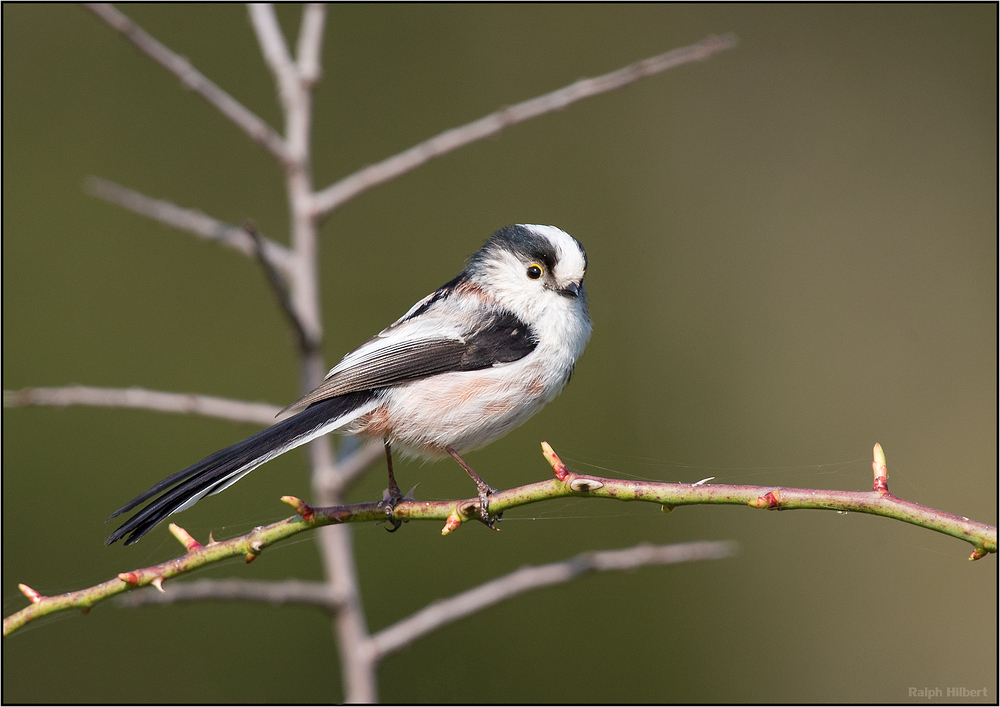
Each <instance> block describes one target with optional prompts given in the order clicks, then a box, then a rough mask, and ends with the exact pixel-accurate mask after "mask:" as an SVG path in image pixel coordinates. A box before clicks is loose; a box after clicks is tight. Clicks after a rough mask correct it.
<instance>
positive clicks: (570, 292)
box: [557, 282, 583, 297]
mask: <svg viewBox="0 0 1000 707" xmlns="http://www.w3.org/2000/svg"><path fill="white" fill-rule="evenodd" d="M582 290H583V283H582V282H580V283H576V282H571V283H570V284H568V285H566V287H563V288H562V289H560V290H557V292H558V293H559V294H561V295H564V296H566V297H579V296H580V292H581V291H582Z"/></svg>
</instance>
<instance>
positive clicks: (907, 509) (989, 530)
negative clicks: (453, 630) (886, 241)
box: [3, 442, 997, 636]
mask: <svg viewBox="0 0 1000 707" xmlns="http://www.w3.org/2000/svg"><path fill="white" fill-rule="evenodd" d="M542 450H543V453H544V455H545V458H546V459H547V460H548V461H549V463H550V464H551V465H552V469H553V471H554V473H555V478H553V479H549V480H547V481H540V482H538V483H534V484H528V485H527V486H519V487H517V488H513V489H508V490H506V491H499V492H497V493H495V494H493V495H491V496H490V501H489V503H490V512H491V513H493V514H497V513H501V512H503V511H505V510H507V509H510V508H517V507H518V506H525V505H528V504H530V503H538V502H540V501H547V500H551V499H554V498H563V497H566V496H576V497H590V498H613V499H617V500H619V501H647V502H650V503H658V504H660V505H661V506H662V509H663V511H664V512H670V511H672V510H673V509H674V508H675V507H677V506H689V505H698V504H724V505H747V506H750V507H751V508H761V509H769V510H787V509H793V508H814V509H820V510H835V511H849V512H854V513H870V514H872V515H878V516H884V517H886V518H895V519H896V520H901V521H904V522H906V523H912V524H914V525H919V526H920V527H922V528H928V529H929V530H936V531H937V532H939V533H944V534H945V535H951V536H952V537H955V538H959V539H960V540H965V541H966V542H968V543H971V544H972V545H973V547H974V550H973V552H972V554H971V555H970V556H969V559H970V560H978V559H979V558H981V557H984V556H985V555H986V554H987V553H991V552H996V551H997V529H996V527H995V526H992V525H987V524H985V523H979V522H977V521H973V520H969V519H968V518H963V517H960V516H956V515H952V514H951V513H945V512H944V511H939V510H935V509H933V508H928V507H927V506H922V505H920V504H918V503H913V502H911V501H905V500H903V499H900V498H896V497H895V496H893V495H892V494H890V493H889V487H888V476H887V472H886V465H885V455H884V454H883V453H882V447H881V446H880V445H877V444H876V445H875V455H874V456H875V461H874V462H872V468H873V469H874V471H875V482H874V484H873V490H872V491H827V490H820V489H796V488H784V487H778V486H734V485H728V484H711V485H709V484H695V485H691V484H667V483H659V482H653V481H624V480H621V479H607V478H602V477H598V476H585V475H582V474H574V473H573V472H571V471H569V470H568V469H567V468H566V465H565V464H563V463H562V461H561V460H560V459H559V457H558V456H556V454H555V452H553V451H552V448H551V447H550V446H549V445H548V444H547V443H545V442H543V443H542ZM281 500H282V501H284V502H285V503H288V504H289V505H291V506H292V507H294V508H295V511H296V514H297V515H295V516H292V517H291V518H286V519H285V520H282V521H279V522H277V523H272V524H271V525H266V526H261V527H258V528H254V529H253V530H252V531H250V532H249V533H247V534H246V535H242V536H240V537H237V538H233V539H231V540H225V541H222V542H216V541H215V540H212V539H210V540H209V543H208V544H207V545H202V544H201V543H199V542H198V541H197V540H195V539H194V538H192V537H191V536H190V535H189V534H188V533H187V532H186V531H185V530H184V529H183V528H180V527H178V526H177V525H175V524H173V523H171V524H170V531H171V532H172V533H173V534H174V537H176V538H177V539H178V540H179V541H180V542H181V543H182V544H183V545H184V547H185V548H186V549H187V552H186V553H185V554H184V555H182V556H181V557H178V558H176V559H173V560H170V561H168V562H164V563H161V564H159V565H155V566H153V567H146V568H143V569H137V570H133V571H131V572H123V573H121V574H119V575H118V577H117V579H112V580H110V581H107V582H104V583H102V584H98V585H96V586H94V587H89V588H87V589H81V590H79V591H76V592H69V593H68V594H60V595H59V596H54V597H43V596H41V595H40V594H38V592H36V591H35V590H33V589H31V588H30V587H28V586H27V585H24V584H20V585H18V586H19V587H20V589H21V591H22V593H24V595H25V596H27V597H28V599H30V600H31V605H30V606H28V607H26V608H24V609H22V610H21V611H19V612H17V613H16V614H13V615H12V616H9V617H8V618H6V619H4V622H3V635H4V636H8V635H10V634H11V633H13V632H14V631H16V630H17V629H19V628H21V627H22V626H24V625H25V624H27V623H28V622H30V621H33V620H34V619H37V618H39V617H41V616H46V615H48V614H52V613H55V612H58V611H65V610H67V609H82V610H83V611H84V613H86V612H87V611H89V610H90V608H91V607H92V606H93V605H94V604H97V603H98V602H101V601H103V600H105V599H107V598H109V597H112V596H115V595H116V594H121V593H122V592H125V591H128V590H130V589H135V588H137V587H144V586H146V585H149V584H152V585H153V586H155V587H156V588H157V589H160V591H163V589H162V584H163V582H164V581H165V580H167V579H171V578H173V577H177V576H179V575H182V574H185V573H187V572H190V571H191V570H194V569H196V568H199V567H204V566H205V565H209V564H213V563H216V562H219V561H221V560H225V559H228V558H230V557H243V558H244V559H245V560H246V561H247V562H252V561H253V560H254V559H255V558H256V557H257V555H259V554H260V553H261V551H262V550H263V549H264V548H265V547H267V546H268V545H271V544H273V543H276V542H278V541H280V540H283V539H285V538H288V537H291V536H293V535H296V534H298V533H301V532H303V531H305V530H310V529H312V528H318V527H320V526H324V525H332V524H335V523H358V522H371V521H384V520H388V519H389V518H390V517H391V518H393V519H396V520H438V521H442V520H443V521H444V522H445V525H444V528H443V529H442V531H441V533H442V534H443V535H447V534H449V533H451V532H453V531H454V530H456V529H458V528H459V527H460V526H461V525H462V524H463V523H465V522H466V521H469V520H480V514H479V501H478V500H477V499H466V500H461V501H417V500H412V499H404V500H402V501H400V502H398V503H397V505H396V507H395V508H394V509H393V510H392V512H391V516H390V515H388V514H387V512H386V506H385V504H384V502H379V503H357V504H352V505H345V506H330V507H328V508H313V507H311V506H309V505H308V504H307V503H305V502H304V501H301V500H300V499H298V498H295V497H294V496H284V497H282V499H281Z"/></svg>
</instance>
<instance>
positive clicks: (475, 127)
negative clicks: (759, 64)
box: [314, 35, 736, 216]
mask: <svg viewBox="0 0 1000 707" xmlns="http://www.w3.org/2000/svg"><path fill="white" fill-rule="evenodd" d="M734 46H736V39H735V37H733V36H732V35H722V36H711V37H707V38H705V39H704V40H702V41H701V42H698V43H697V44H692V45H690V46H687V47H681V48H680V49H674V50H673V51H669V52H666V53H665V54H658V55H657V56H653V57H650V58H648V59H643V60H642V61H638V62H636V63H634V64H629V65H628V66H626V67H624V68H621V69H618V70H617V71H612V72H611V73H609V74H604V75H602V76H598V77H596V78H592V79H581V80H579V81H577V82H575V83H572V84H570V85H568V86H565V87H563V88H560V89H558V90H556V91H552V92H551V93H546V94H544V95H542V96H537V97H535V98H531V99H529V100H527V101H523V102H521V103H518V104H516V105H513V106H509V107H507V108H503V109H501V110H498V111H497V112H495V113H491V114H490V115H487V116H486V117H484V118H480V119H479V120H475V121H473V122H471V123H467V124H466V125H463V126H461V127H458V128H452V129H451V130H446V131H445V132H443V133H441V134H440V135H436V136H434V137H432V138H431V139H429V140H425V141H424V142H421V143H420V144H418V145H414V146H413V147H411V148H409V149H408V150H404V151H403V152H400V153H399V154H397V155H393V156H392V157H389V158H388V159H385V160H382V161H381V162H377V163H376V164H373V165H370V166H368V167H365V168H364V169H361V170H359V171H357V172H355V173H354V174H351V175H349V176H347V177H345V178H343V179H341V180H340V181H338V182H336V183H334V184H331V185H330V186H328V187H326V188H325V189H323V190H322V191H320V192H318V193H317V194H316V196H315V199H314V208H315V210H316V213H317V214H318V215H320V216H325V215H327V214H329V213H330V212H331V211H333V210H334V209H336V208H337V207H338V206H341V205H342V204H344V203H345V202H347V201H349V200H351V199H353V198H354V197H356V196H357V195H358V194H361V193H362V192H364V191H367V190H368V189H371V188H372V187H374V186H376V185H378V184H382V183H383V182H387V181H389V180H390V179H395V178H396V177H398V176H400V175H401V174H405V173H406V172H409V171H410V170H413V169H415V168H417V167H419V166H420V165H422V164H424V163H425V162H429V161H430V160H432V159H434V158H435V157H440V156H441V155H444V154H447V153H449V152H451V151H452V150H456V149H458V148H459V147H464V146H465V145H468V144H470V143H473V142H476V141H477V140H482V139H483V138H487V137H490V136H492V135H496V134H497V133H499V132H500V131H501V130H503V129H504V128H507V127H510V126H511V125H515V124H517V123H521V122H524V121H526V120H530V119H531V118H537V117H539V116H541V115H545V114H546V113H551V112H553V111H557V110H560V109H562V108H565V107H566V106H568V105H570V104H571V103H575V102H577V101H580V100H583V99H584V98H590V97H591V96H597V95H599V94H601V93H606V92H608V91H613V90H615V89H616V88H621V87H623V86H627V85H628V84H630V83H633V82H635V81H638V80H639V79H641V78H643V77H646V76H652V75H653V74H657V73H659V72H661V71H666V70H667V69H672V68H674V67H676V66H680V65H681V64H687V63H690V62H692V61H702V60H704V59H708V58H709V57H710V56H712V55H713V54H715V53H717V52H720V51H723V50H725V49H729V48H731V47H734Z"/></svg>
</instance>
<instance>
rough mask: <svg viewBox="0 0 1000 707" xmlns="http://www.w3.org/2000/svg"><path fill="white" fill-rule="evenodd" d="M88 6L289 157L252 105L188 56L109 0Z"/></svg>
mask: <svg viewBox="0 0 1000 707" xmlns="http://www.w3.org/2000/svg"><path fill="white" fill-rule="evenodd" d="M86 7H87V8H88V9H90V10H91V11H92V12H93V13H94V14H95V15H97V16H98V17H100V18H101V19H102V20H104V21H105V22H107V23H108V24H109V25H111V27H113V28H114V29H116V30H118V31H119V32H121V33H122V34H123V35H124V36H125V37H126V39H128V40H129V41H130V42H132V44H134V45H135V46H136V47H137V48H138V49H139V50H140V51H142V52H143V53H144V54H146V55H147V56H149V57H150V58H151V59H153V61H155V62H156V63H157V64H159V65H160V66H162V67H163V68H165V69H166V70H167V71H169V72H171V73H172V74H174V75H175V76H177V77H178V78H179V79H180V80H181V83H182V84H184V86H185V87H186V88H189V89H191V90H192V91H194V92H195V93H197V94H198V95H199V96H201V97H202V98H204V99H205V100H206V101H208V102H209V103H210V104H212V105H213V106H215V108H216V109H218V110H219V112H220V113H222V114H223V115H224V116H226V117H227V118H228V119H229V120H230V121H231V122H232V123H234V124H235V125H236V126H237V127H238V128H240V129H241V130H242V131H243V132H245V133H246V134H247V135H249V136H250V138H251V139H252V140H253V141H254V142H256V143H258V144H260V145H262V146H263V147H264V148H265V149H267V151H268V152H270V153H271V154H272V155H274V156H275V157H276V158H277V159H278V161H279V162H281V163H285V162H286V161H287V160H288V155H287V150H286V149H285V141H284V140H283V139H282V138H281V136H280V135H279V134H278V133H276V132H275V131H274V129H273V128H271V126H270V125H268V124H267V123H265V122H264V121H263V120H262V119H261V118H259V117H258V116H257V115H256V114H255V113H253V112H252V111H251V110H250V109H249V108H247V107H246V106H244V105H243V104H242V103H240V102H239V101H237V100H236V99H235V98H233V97H232V96H230V95H229V94H228V93H226V92H225V91H223V90H222V89H221V88H219V87H218V86H216V85H215V84H214V83H212V81H210V80H209V79H208V78H206V77H205V76H204V75H203V74H202V73H201V72H200V71H198V70H197V69H196V68H194V67H193V66H192V65H191V62H189V61H188V60H187V59H185V58H184V57H182V56H180V55H178V54H175V53H174V52H172V51H171V50H170V49H168V48H167V47H165V46H163V45H162V44H160V43H159V42H158V41H157V40H156V39H154V38H153V37H152V36H150V35H149V34H147V33H146V32H145V30H143V29H142V28H141V27H139V25H137V24H136V23H135V22H133V21H132V20H131V19H129V18H128V17H127V16H125V15H123V14H122V13H121V12H119V11H118V10H117V9H115V8H114V7H112V6H111V5H109V4H106V3H87V4H86Z"/></svg>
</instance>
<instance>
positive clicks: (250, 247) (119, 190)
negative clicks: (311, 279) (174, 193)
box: [87, 177, 292, 273]
mask: <svg viewBox="0 0 1000 707" xmlns="http://www.w3.org/2000/svg"><path fill="white" fill-rule="evenodd" d="M87 191H88V192H90V194H91V195H93V196H96V197H99V198H101V199H104V200H105V201H110V202H111V203H112V204H117V205H118V206H121V207H123V208H126V209H128V210H129V211H132V212H134V213H137V214H140V215H141V216H145V217H147V218H151V219H153V220H154V221H159V222H160V223H165V224H167V225H168V226H173V227H174V228H179V229H181V230H184V231H188V232H190V233H193V234H195V235H196V236H200V237H202V238H205V239H208V240H210V241H215V242H217V243H221V244H222V245H224V246H227V247H229V248H232V249H234V250H238V251H240V252H241V253H243V254H244V255H249V256H251V257H255V255H256V253H257V247H256V246H255V245H254V242H253V239H252V238H251V237H250V236H249V235H248V234H247V232H246V231H245V230H243V229H242V228H240V227H239V226H234V225H232V224H229V223H226V222H224V221H219V220H218V219H214V218H212V217H211V216H206V215H205V214H203V213H200V212H198V211H193V210H191V209H186V208H184V207H182V206H178V205H177V204H174V203H172V202H169V201H163V200H161V199H154V198H153V197H150V196H146V195H145V194H142V193H140V192H137V191H133V190H132V189H129V188H127V187H123V186H121V185H120V184H116V183H115V182H111V181H108V180H107V179H102V178H100V177H90V178H89V179H88V180H87ZM261 243H262V244H263V246H264V251H265V252H266V253H267V258H268V260H269V261H270V262H272V263H274V265H275V267H277V268H279V269H280V270H281V271H282V273H287V272H288V271H289V270H290V268H291V266H292V253H291V251H289V250H288V248H286V247H285V246H283V245H281V244H280V243H275V242H274V241H272V240H269V239H267V238H264V237H263V236H261Z"/></svg>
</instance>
